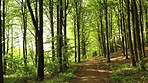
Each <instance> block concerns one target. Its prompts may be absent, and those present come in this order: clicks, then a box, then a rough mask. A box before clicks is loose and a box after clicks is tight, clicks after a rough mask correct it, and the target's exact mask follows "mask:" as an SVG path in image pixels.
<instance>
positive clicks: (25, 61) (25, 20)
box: [22, 0, 27, 66]
mask: <svg viewBox="0 0 148 83" xmlns="http://www.w3.org/2000/svg"><path fill="white" fill-rule="evenodd" d="M22 15H23V17H22V20H23V22H22V23H23V29H24V31H23V57H24V64H25V66H26V65H27V39H26V35H27V10H26V0H25V1H23V0H22Z"/></svg>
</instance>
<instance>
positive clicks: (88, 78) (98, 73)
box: [70, 58, 112, 83]
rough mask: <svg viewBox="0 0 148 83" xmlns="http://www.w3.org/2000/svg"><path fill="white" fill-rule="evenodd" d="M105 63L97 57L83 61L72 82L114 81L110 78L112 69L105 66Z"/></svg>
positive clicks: (94, 82) (95, 82) (105, 82)
mask: <svg viewBox="0 0 148 83" xmlns="http://www.w3.org/2000/svg"><path fill="white" fill-rule="evenodd" d="M105 63H106V62H103V61H102V60H99V59H96V58H91V59H89V60H88V61H86V62H84V63H82V64H81V65H80V69H79V70H78V71H77V72H76V73H75V74H74V76H73V77H72V79H71V80H70V83H112V82H111V80H110V78H109V75H110V73H111V72H112V71H111V70H110V69H107V68H105V66H104V65H105Z"/></svg>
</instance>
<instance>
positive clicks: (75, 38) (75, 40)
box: [74, 17, 77, 62]
mask: <svg viewBox="0 0 148 83" xmlns="http://www.w3.org/2000/svg"><path fill="white" fill-rule="evenodd" d="M74 43H75V62H77V35H76V18H75V17H74Z"/></svg>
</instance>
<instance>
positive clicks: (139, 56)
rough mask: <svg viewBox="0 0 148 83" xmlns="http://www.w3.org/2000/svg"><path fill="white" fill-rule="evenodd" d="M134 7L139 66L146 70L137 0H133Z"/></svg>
mask: <svg viewBox="0 0 148 83" xmlns="http://www.w3.org/2000/svg"><path fill="white" fill-rule="evenodd" d="M132 8H133V10H132V11H133V16H134V18H133V19H134V20H133V21H134V23H133V24H134V28H135V31H136V38H137V49H138V60H139V67H140V69H141V70H146V69H145V67H144V62H143V56H142V49H141V38H140V28H139V20H138V17H139V16H138V9H137V3H136V1H135V0H132Z"/></svg>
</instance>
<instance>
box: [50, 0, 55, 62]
mask: <svg viewBox="0 0 148 83" xmlns="http://www.w3.org/2000/svg"><path fill="white" fill-rule="evenodd" d="M49 8H50V12H49V13H50V26H51V37H52V43H51V44H52V47H51V49H52V61H54V60H55V48H54V26H53V0H49Z"/></svg>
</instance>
